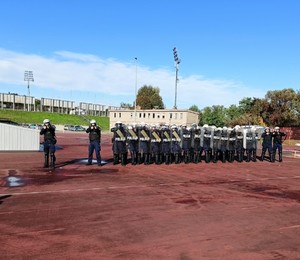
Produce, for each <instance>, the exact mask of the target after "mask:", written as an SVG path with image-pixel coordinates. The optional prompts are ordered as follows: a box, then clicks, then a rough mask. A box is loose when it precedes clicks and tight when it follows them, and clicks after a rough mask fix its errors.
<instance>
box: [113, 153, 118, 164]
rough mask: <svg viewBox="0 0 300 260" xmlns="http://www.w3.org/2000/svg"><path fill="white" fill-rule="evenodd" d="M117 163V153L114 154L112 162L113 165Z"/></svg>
mask: <svg viewBox="0 0 300 260" xmlns="http://www.w3.org/2000/svg"><path fill="white" fill-rule="evenodd" d="M118 163H119V155H118V154H117V153H114V162H113V164H118Z"/></svg>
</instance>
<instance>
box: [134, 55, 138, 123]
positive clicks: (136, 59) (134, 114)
mask: <svg viewBox="0 0 300 260" xmlns="http://www.w3.org/2000/svg"><path fill="white" fill-rule="evenodd" d="M134 59H135V101H134V123H136V100H137V57H135V58H134Z"/></svg>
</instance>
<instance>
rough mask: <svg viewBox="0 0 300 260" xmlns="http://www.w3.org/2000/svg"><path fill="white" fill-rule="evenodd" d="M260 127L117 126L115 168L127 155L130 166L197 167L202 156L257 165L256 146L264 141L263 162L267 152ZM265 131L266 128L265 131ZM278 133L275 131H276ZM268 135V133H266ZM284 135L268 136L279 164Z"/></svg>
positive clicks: (276, 133) (125, 160)
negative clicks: (186, 165)
mask: <svg viewBox="0 0 300 260" xmlns="http://www.w3.org/2000/svg"><path fill="white" fill-rule="evenodd" d="M261 129H262V128H261V127H245V126H244V127H241V126H239V125H237V126H235V127H234V128H230V127H229V128H228V127H222V128H221V127H215V126H209V125H204V126H203V127H199V126H197V125H196V124H194V125H192V126H191V127H187V126H186V125H183V126H177V125H169V124H167V123H166V124H164V125H151V126H150V125H147V124H144V123H142V124H138V125H124V124H122V123H121V122H117V123H116V125H115V127H114V128H112V129H111V131H112V132H113V139H112V141H113V154H114V164H117V163H119V162H120V158H121V164H122V165H126V164H127V153H128V151H129V152H130V156H131V163H132V164H133V165H136V164H146V165H147V164H151V163H155V164H158V165H159V164H162V163H165V164H171V163H175V164H178V163H181V162H183V163H186V164H187V163H199V162H201V157H202V155H203V156H204V158H205V162H206V163H209V162H211V161H212V162H214V163H217V162H218V161H221V162H223V163H225V162H227V161H228V162H231V163H232V162H234V161H235V160H237V161H238V162H243V161H246V162H250V161H254V162H255V161H256V158H257V143H258V142H259V141H260V138H261V137H262V139H263V153H262V159H264V157H265V151H266V150H267V149H268V141H267V138H266V137H265V134H263V135H261ZM266 129H268V128H266ZM276 129H277V128H276ZM266 131H267V130H266ZM283 136H284V133H281V132H280V131H278V130H277V132H276V131H274V133H272V134H271V143H272V145H271V146H272V147H271V148H269V149H270V150H269V151H272V152H270V156H272V160H273V157H275V154H276V150H278V153H279V161H282V137H283Z"/></svg>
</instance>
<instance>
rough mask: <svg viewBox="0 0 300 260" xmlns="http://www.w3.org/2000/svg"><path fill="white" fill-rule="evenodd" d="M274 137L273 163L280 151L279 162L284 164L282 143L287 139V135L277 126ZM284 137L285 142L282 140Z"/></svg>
mask: <svg viewBox="0 0 300 260" xmlns="http://www.w3.org/2000/svg"><path fill="white" fill-rule="evenodd" d="M272 137H273V156H272V162H275V157H276V150H277V149H278V155H279V162H282V143H283V141H284V140H285V139H286V134H285V133H283V132H280V128H279V127H278V126H276V127H275V131H274V132H273V133H272ZM282 137H285V138H284V140H282Z"/></svg>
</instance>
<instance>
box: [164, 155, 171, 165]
mask: <svg viewBox="0 0 300 260" xmlns="http://www.w3.org/2000/svg"><path fill="white" fill-rule="evenodd" d="M165 164H170V154H166V155H165Z"/></svg>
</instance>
